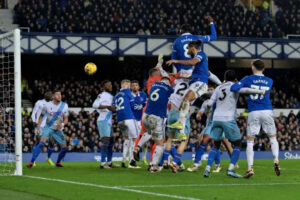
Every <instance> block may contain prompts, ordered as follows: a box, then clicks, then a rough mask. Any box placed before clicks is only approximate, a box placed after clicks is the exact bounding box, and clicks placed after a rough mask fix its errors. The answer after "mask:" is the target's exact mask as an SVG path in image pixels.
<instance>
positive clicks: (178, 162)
mask: <svg viewBox="0 0 300 200" xmlns="http://www.w3.org/2000/svg"><path fill="white" fill-rule="evenodd" d="M181 156H182V154H179V153H177V152H176V153H175V156H174V158H173V162H175V163H176V164H177V165H180V164H181Z"/></svg>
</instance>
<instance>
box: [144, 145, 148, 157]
mask: <svg viewBox="0 0 300 200" xmlns="http://www.w3.org/2000/svg"><path fill="white" fill-rule="evenodd" d="M147 152H148V146H147V145H144V146H143V159H147Z"/></svg>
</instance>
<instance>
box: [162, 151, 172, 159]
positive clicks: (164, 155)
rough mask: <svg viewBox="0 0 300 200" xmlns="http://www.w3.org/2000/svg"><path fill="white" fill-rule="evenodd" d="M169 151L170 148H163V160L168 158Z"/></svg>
mask: <svg viewBox="0 0 300 200" xmlns="http://www.w3.org/2000/svg"><path fill="white" fill-rule="evenodd" d="M170 153H171V150H167V149H165V150H164V153H163V159H162V160H163V161H168V160H169V155H170Z"/></svg>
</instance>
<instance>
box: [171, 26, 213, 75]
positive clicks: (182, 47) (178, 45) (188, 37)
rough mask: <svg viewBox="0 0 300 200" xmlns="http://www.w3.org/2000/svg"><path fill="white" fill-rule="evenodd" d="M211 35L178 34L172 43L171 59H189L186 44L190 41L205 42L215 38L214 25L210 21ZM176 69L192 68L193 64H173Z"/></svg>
mask: <svg viewBox="0 0 300 200" xmlns="http://www.w3.org/2000/svg"><path fill="white" fill-rule="evenodd" d="M210 26H211V35H206V36H201V35H192V34H191V33H184V34H182V35H181V36H179V37H178V38H177V39H176V40H175V41H174V43H173V50H172V60H191V59H192V57H191V55H190V54H189V53H188V44H189V43H190V42H191V41H196V40H202V41H203V42H204V43H205V42H210V41H213V40H216V39H217V32H216V29H215V25H214V24H213V23H211V25H210ZM174 66H175V67H176V69H177V71H178V72H179V71H180V70H181V69H184V70H189V69H192V68H193V66H188V65H181V64H174Z"/></svg>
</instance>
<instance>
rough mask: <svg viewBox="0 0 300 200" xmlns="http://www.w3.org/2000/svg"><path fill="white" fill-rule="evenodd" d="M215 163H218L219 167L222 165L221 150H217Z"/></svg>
mask: <svg viewBox="0 0 300 200" xmlns="http://www.w3.org/2000/svg"><path fill="white" fill-rule="evenodd" d="M215 162H216V165H219V164H220V163H221V151H220V149H217V154H216V156H215Z"/></svg>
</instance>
